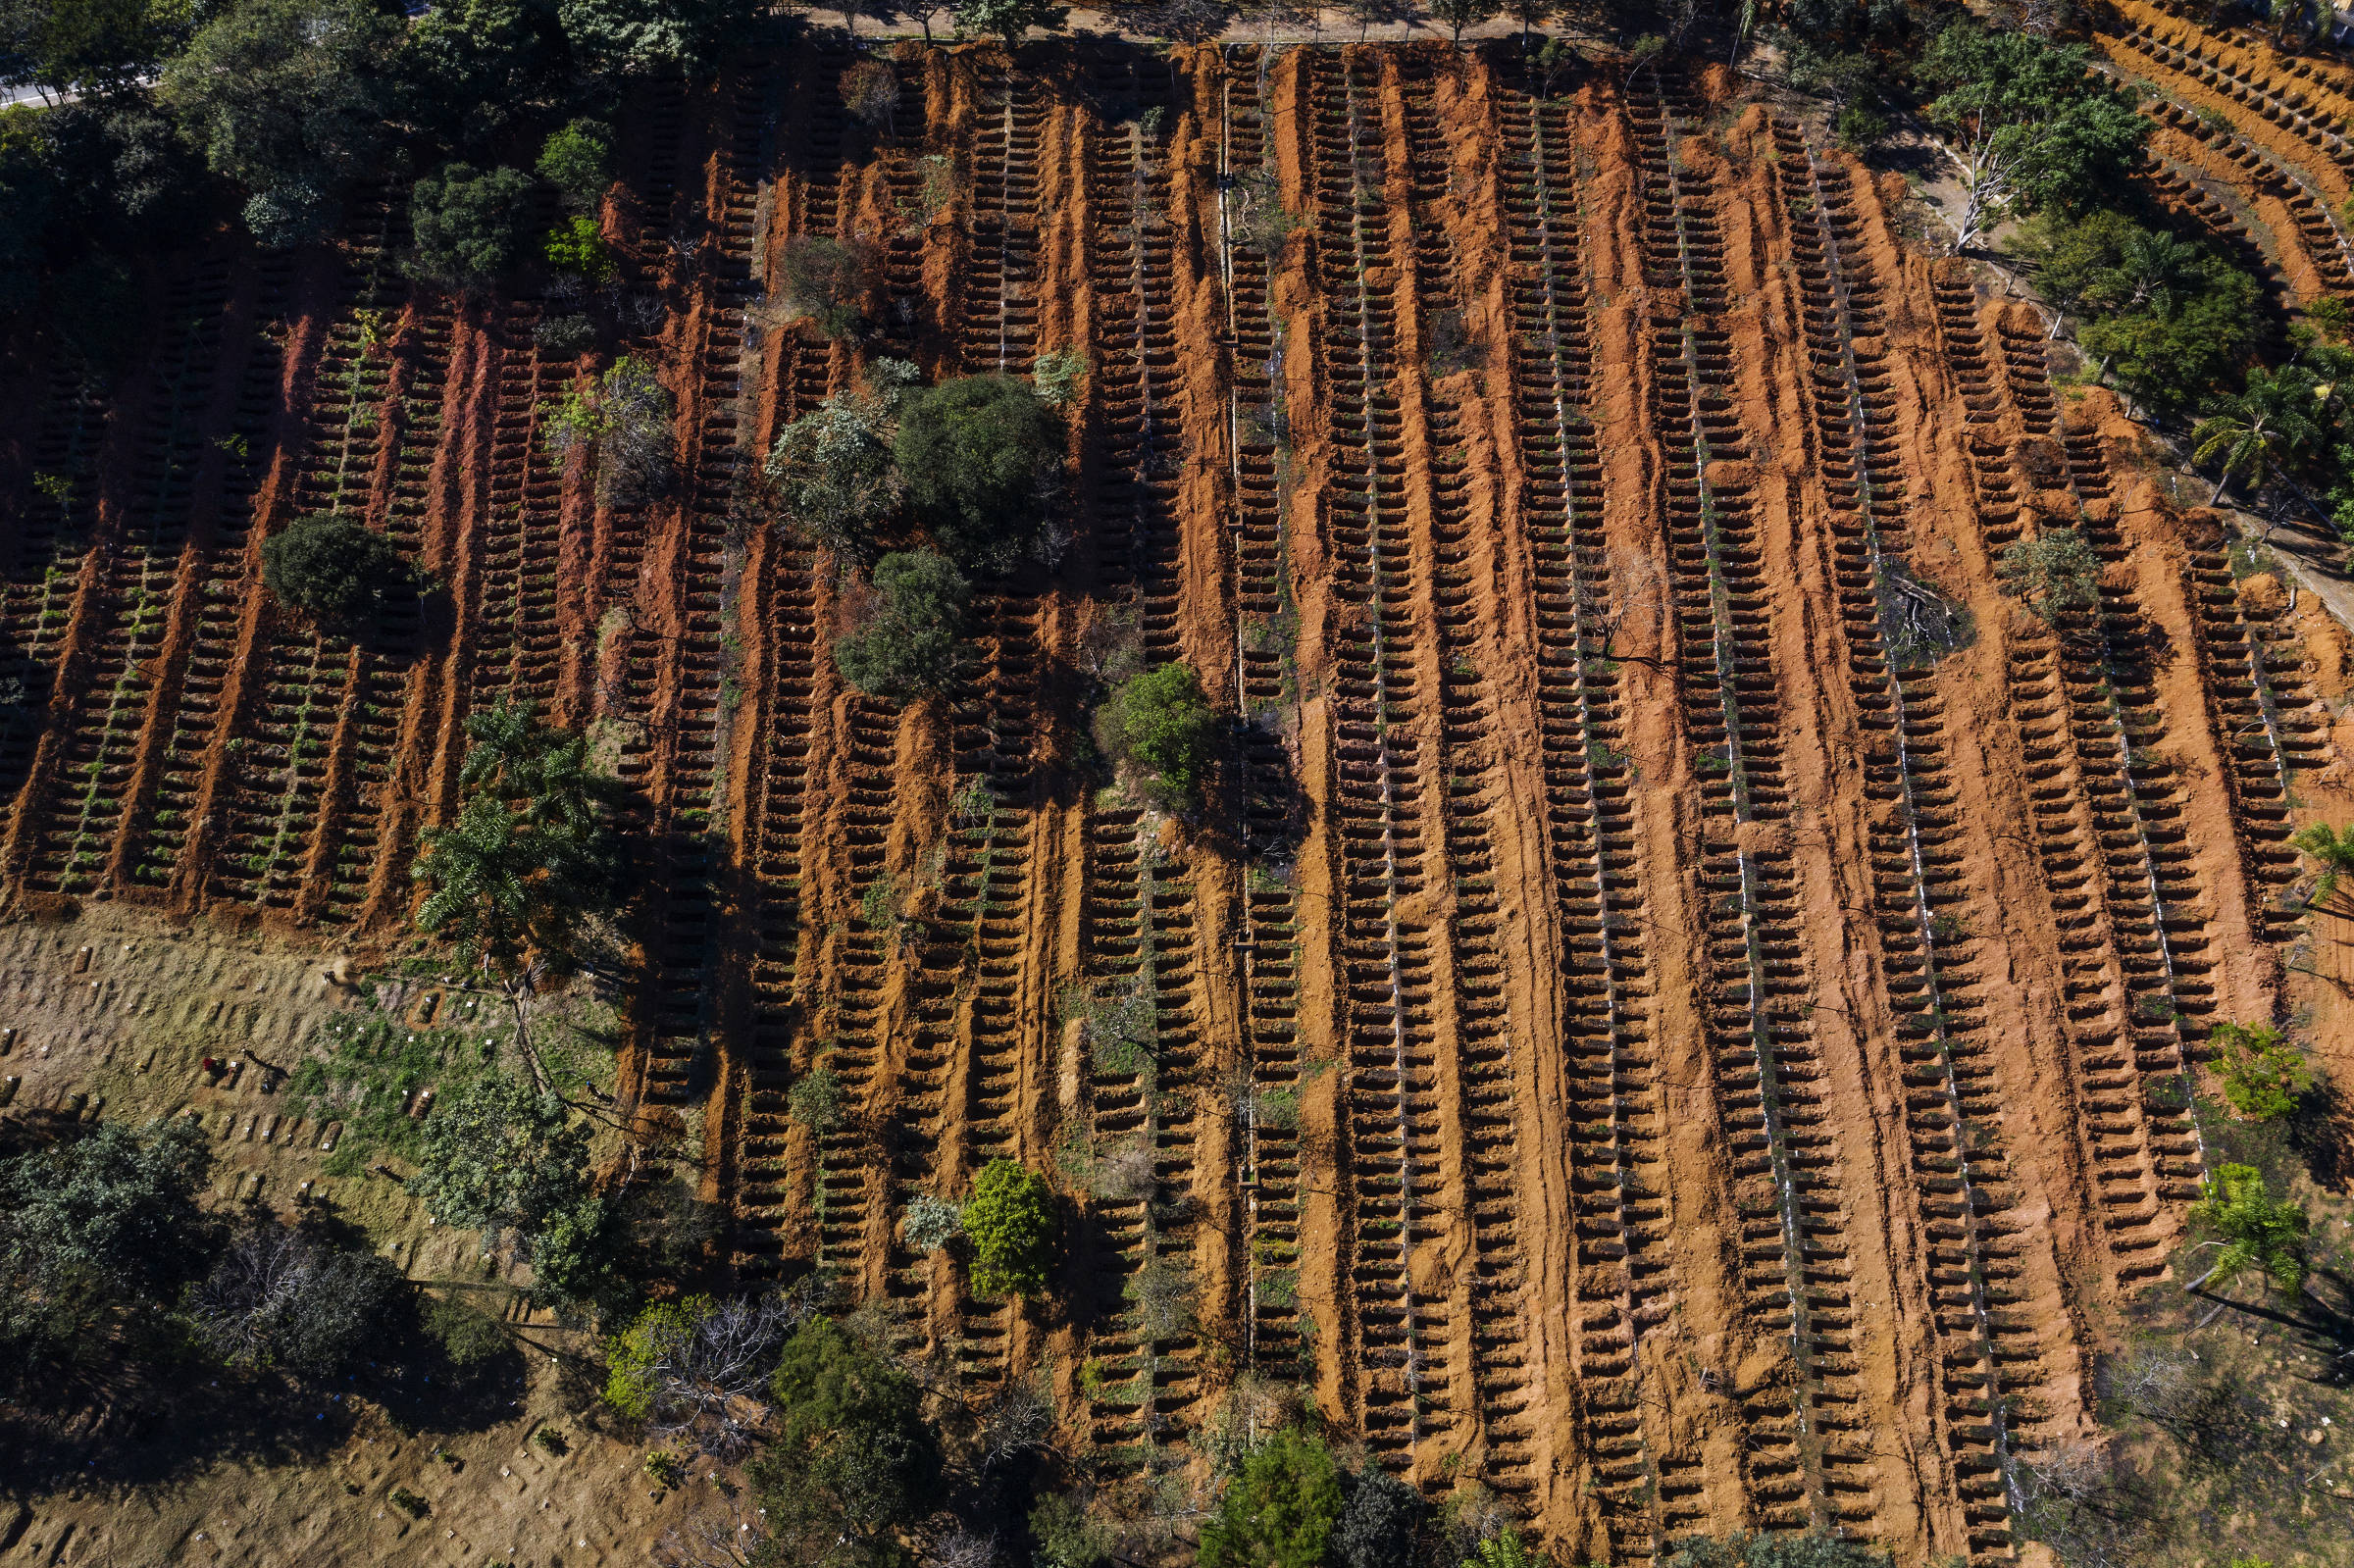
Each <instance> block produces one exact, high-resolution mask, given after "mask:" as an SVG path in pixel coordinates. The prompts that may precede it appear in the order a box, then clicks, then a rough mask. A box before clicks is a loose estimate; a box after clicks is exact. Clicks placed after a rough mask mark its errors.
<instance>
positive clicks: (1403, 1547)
mask: <svg viewBox="0 0 2354 1568" xmlns="http://www.w3.org/2000/svg"><path fill="white" fill-rule="evenodd" d="M1346 1491H1347V1492H1348V1501H1347V1502H1346V1503H1345V1504H1344V1505H1343V1506H1342V1508H1341V1517H1340V1520H1339V1522H1338V1523H1337V1524H1336V1525H1335V1526H1334V1529H1333V1537H1332V1546H1333V1552H1334V1554H1335V1555H1336V1556H1338V1557H1339V1559H1340V1562H1341V1564H1342V1568H1412V1564H1413V1560H1414V1539H1415V1535H1416V1533H1417V1531H1418V1530H1419V1528H1420V1526H1421V1523H1422V1514H1423V1507H1422V1494H1421V1493H1420V1492H1416V1491H1415V1490H1414V1489H1413V1488H1412V1487H1409V1486H1407V1484H1406V1483H1405V1482H1403V1481H1401V1480H1399V1479H1398V1478H1397V1477H1396V1476H1393V1475H1391V1474H1390V1473H1389V1472H1388V1471H1386V1470H1384V1469H1382V1468H1380V1467H1379V1466H1378V1465H1367V1466H1366V1467H1365V1468H1364V1470H1363V1471H1361V1472H1360V1473H1358V1474H1356V1475H1355V1476H1351V1477H1349V1478H1348V1480H1347V1486H1346Z"/></svg>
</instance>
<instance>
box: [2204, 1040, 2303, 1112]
mask: <svg viewBox="0 0 2354 1568" xmlns="http://www.w3.org/2000/svg"><path fill="white" fill-rule="evenodd" d="M2207 1043H2208V1044H2210V1045H2212V1046H2214V1047H2215V1049H2216V1063H2215V1072H2216V1076H2217V1077H2218V1078H2219V1079H2221V1080H2222V1081H2223V1086H2224V1097H2225V1098H2226V1099H2227V1100H2229V1101H2230V1102H2231V1108H2232V1109H2233V1110H2235V1111H2237V1112H2239V1114H2240V1115H2242V1116H2245V1117H2247V1118H2248V1119H2249V1120H2250V1121H2256V1122H2269V1121H2272V1120H2274V1119H2275V1118H2277V1117H2281V1116H2286V1115H2287V1114H2288V1113H2289V1112H2291V1111H2293V1110H2295V1109H2296V1108H2297V1101H2298V1100H2299V1099H2300V1098H2301V1097H2302V1096H2303V1095H2304V1093H2305V1091H2306V1090H2307V1089H2309V1088H2311V1087H2313V1068H2312V1067H2311V1065H2309V1064H2308V1063H2307V1062H2306V1060H2305V1056H2304V1053H2303V1052H2301V1051H2299V1050H2298V1049H2297V1048H2296V1046H2295V1045H2293V1044H2291V1043H2290V1042H2289V1040H2288V1038H2287V1037H2285V1036H2283V1035H2282V1034H2281V1033H2280V1032H2279V1031H2278V1030H2277V1029H2275V1028H2273V1027H2272V1025H2270V1024H2229V1023H2226V1024H2218V1025H2216V1026H2215V1028H2214V1030H2213V1031H2211V1032H2210V1033H2209V1035H2208V1037H2207Z"/></svg>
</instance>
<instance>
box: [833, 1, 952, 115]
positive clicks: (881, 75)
mask: <svg viewBox="0 0 2354 1568" xmlns="http://www.w3.org/2000/svg"><path fill="white" fill-rule="evenodd" d="M931 25H932V20H931V15H930V13H929V12H927V13H926V14H925V16H924V27H925V41H926V42H927V43H928V42H930V41H931V31H930V29H931ZM842 102H843V107H844V108H845V109H847V110H849V112H850V115H851V118H853V119H855V120H857V121H858V122H859V123H860V124H861V125H864V126H866V127H867V128H868V129H870V130H879V131H881V132H883V133H884V134H885V135H890V134H891V132H892V130H893V127H894V124H895V122H896V120H897V118H898V112H899V77H898V73H896V72H895V71H893V70H892V69H891V67H890V66H889V65H887V64H885V63H884V62H883V61H880V60H861V61H859V62H858V63H857V64H856V65H854V66H852V67H850V69H849V70H847V71H845V72H844V73H843V74H842Z"/></svg>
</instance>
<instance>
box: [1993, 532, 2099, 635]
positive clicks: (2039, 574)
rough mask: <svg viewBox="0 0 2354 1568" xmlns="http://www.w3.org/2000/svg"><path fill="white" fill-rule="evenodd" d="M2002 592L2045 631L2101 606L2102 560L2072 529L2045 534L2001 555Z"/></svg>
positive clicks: (2020, 540) (2023, 540)
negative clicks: (2067, 616) (2063, 619)
mask: <svg viewBox="0 0 2354 1568" xmlns="http://www.w3.org/2000/svg"><path fill="white" fill-rule="evenodd" d="M2003 591H2004V592H2005V593H2008V594H2011V595H2012V596H2013V597H2015V598H2018V599H2020V600H2021V601H2022V602H2023V603H2024V604H2025V605H2026V607H2027V608H2028V609H2029V610H2031V611H2033V612H2034V614H2035V616H2036V618H2037V619H2038V620H2040V621H2042V622H2043V623H2044V624H2045V625H2046V626H2050V625H2052V624H2054V623H2055V622H2056V621H2058V619H2059V618H2060V617H2061V616H2062V615H2064V614H2066V613H2068V612H2069V611H2072V610H2089V609H2091V608H2092V607H2093V606H2094V605H2096V604H2098V603H2100V602H2101V558H2100V557H2099V556H2097V555H2095V554H2093V552H2092V546H2091V545H2089V544H2087V543H2085V542H2084V535H2082V534H2081V533H2078V532H2077V531H2075V530H2074V529H2045V530H2044V531H2041V532H2040V533H2037V534H2036V535H2035V536H2034V537H2033V538H2027V539H2019V540H2015V541H2014V542H2013V543H2012V544H2011V546H2010V547H2009V548H2008V549H2006V550H2004V551H2003Z"/></svg>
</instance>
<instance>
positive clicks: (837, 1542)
mask: <svg viewBox="0 0 2354 1568" xmlns="http://www.w3.org/2000/svg"><path fill="white" fill-rule="evenodd" d="M770 1388H771V1391H772V1392H773V1393H774V1394H775V1397H776V1401H777V1405H778V1408H779V1411H780V1413H781V1415H780V1421H779V1430H778V1434H777V1438H776V1441H775V1442H773V1443H771V1444H770V1445H769V1447H768V1448H767V1449H766V1450H765V1451H763V1452H762V1453H761V1454H760V1455H759V1456H758V1457H757V1458H756V1459H754V1460H753V1461H752V1463H751V1464H750V1466H748V1467H747V1471H746V1474H747V1477H748V1479H749V1480H750V1482H751V1485H752V1490H753V1492H754V1494H755V1495H756V1496H757V1497H758V1499H759V1502H760V1506H761V1507H762V1508H764V1509H766V1510H767V1512H766V1515H765V1519H766V1523H767V1526H768V1528H769V1530H770V1531H771V1532H773V1534H772V1536H771V1538H770V1540H769V1541H768V1542H767V1543H765V1544H764V1546H763V1547H762V1548H761V1551H760V1553H759V1555H758V1556H757V1557H756V1559H755V1560H756V1561H758V1562H761V1563H774V1564H790V1565H793V1568H883V1565H887V1564H898V1563H902V1562H904V1561H905V1553H904V1550H903V1548H902V1547H901V1546H900V1545H899V1543H898V1542H897V1539H896V1532H898V1531H899V1530H901V1529H904V1528H906V1527H907V1526H909V1525H912V1524H913V1523H914V1522H915V1521H917V1520H919V1519H921V1518H923V1517H924V1515H926V1514H927V1513H929V1512H930V1511H931V1509H932V1507H933V1505H934V1504H935V1503H936V1501H937V1500H938V1499H939V1497H940V1495H941V1485H942V1456H941V1449H940V1441H939V1438H938V1436H937V1435H936V1433H935V1431H934V1429H933V1427H932V1426H931V1425H930V1424H929V1423H928V1422H926V1421H925V1419H924V1416H923V1410H922V1399H921V1394H920V1391H918V1390H917V1388H916V1386H915V1383H914V1381H913V1380H912V1379H910V1378H909V1377H908V1376H907V1374H906V1373H904V1372H902V1371H900V1370H899V1369H898V1367H897V1366H896V1365H895V1364H894V1363H892V1362H891V1361H890V1360H889V1359H887V1358H886V1357H885V1356H883V1355H882V1354H881V1353H879V1352H878V1351H876V1350H875V1349H874V1348H872V1347H871V1346H869V1345H867V1344H864V1343H862V1342H860V1341H859V1340H855V1339H853V1338H852V1337H851V1336H850V1335H849V1334H847V1333H846V1332H844V1329H843V1328H842V1326H841V1325H840V1324H838V1323H836V1322H834V1321H833V1320H832V1319H830V1318H823V1317H819V1318H812V1319H810V1320H809V1321H808V1322H807V1323H806V1324H804V1325H802V1327H801V1328H800V1329H799V1331H798V1332H796V1333H795V1334H794V1335H793V1339H792V1340H791V1341H790V1342H788V1343H787V1344H786V1346H785V1350H784V1354H783V1356H782V1358H781V1360H780V1362H779V1364H778V1367H777V1370H776V1374H775V1377H774V1378H773V1380H772V1381H771V1384H770Z"/></svg>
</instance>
